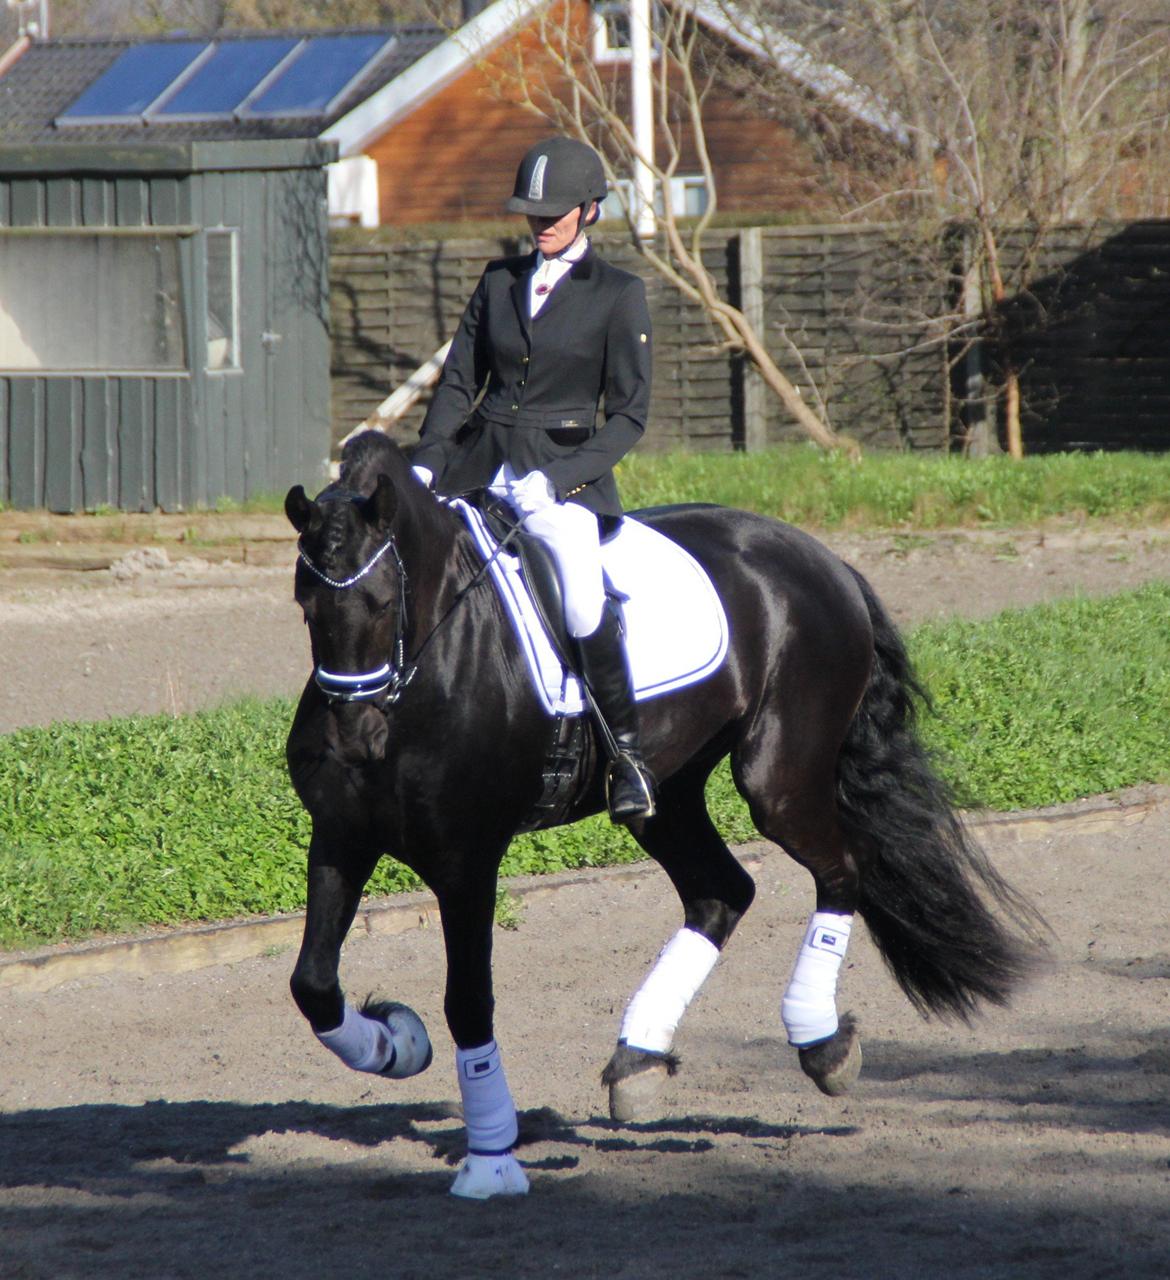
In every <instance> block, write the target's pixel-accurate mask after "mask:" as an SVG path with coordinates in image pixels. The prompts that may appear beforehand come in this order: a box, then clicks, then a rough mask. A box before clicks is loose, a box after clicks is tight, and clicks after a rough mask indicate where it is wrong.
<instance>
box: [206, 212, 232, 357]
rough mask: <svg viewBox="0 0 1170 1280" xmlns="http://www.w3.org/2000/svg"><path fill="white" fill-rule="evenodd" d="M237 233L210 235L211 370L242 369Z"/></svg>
mask: <svg viewBox="0 0 1170 1280" xmlns="http://www.w3.org/2000/svg"><path fill="white" fill-rule="evenodd" d="M237 274H238V273H237V270H236V233H235V232H234V231H209V232H208V233H207V367H208V368H209V369H238V368H239V367H240V343H239V323H238V315H239V306H238V297H239V294H238V291H237V289H236V277H237Z"/></svg>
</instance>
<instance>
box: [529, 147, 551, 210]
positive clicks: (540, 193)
mask: <svg viewBox="0 0 1170 1280" xmlns="http://www.w3.org/2000/svg"><path fill="white" fill-rule="evenodd" d="M547 168H548V156H537V157H536V164H535V165H533V167H532V177H531V179H530V180H529V183H528V198H529V200H543V199H544V171H545V169H547Z"/></svg>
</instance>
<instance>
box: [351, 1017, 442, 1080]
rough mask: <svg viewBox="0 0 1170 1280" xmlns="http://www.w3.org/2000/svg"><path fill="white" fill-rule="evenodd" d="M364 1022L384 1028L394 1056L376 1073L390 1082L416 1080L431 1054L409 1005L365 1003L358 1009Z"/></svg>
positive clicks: (422, 1026) (428, 1040)
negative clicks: (387, 1078) (411, 1077)
mask: <svg viewBox="0 0 1170 1280" xmlns="http://www.w3.org/2000/svg"><path fill="white" fill-rule="evenodd" d="M362 1013H363V1014H365V1016H366V1017H367V1018H373V1019H374V1020H375V1021H376V1022H382V1023H385V1025H386V1030H387V1031H389V1033H390V1043H391V1045H392V1046H393V1048H394V1052H393V1053H392V1054H391V1056H390V1061H389V1063H387V1065H386V1066H384V1067H383V1068H382V1070H381V1071H379V1072H378V1074H379V1075H382V1076H388V1077H389V1078H390V1079H391V1080H405V1079H406V1078H407V1077H408V1076H417V1075H419V1074H421V1073H422V1072H423V1071H425V1070H426V1069H427V1067H429V1066H430V1065H431V1060H432V1059H433V1058H434V1056H435V1055H434V1050H433V1049H432V1048H431V1038H430V1036H428V1035H427V1029H426V1024H425V1023H424V1022H423V1020H422V1019H421V1018H420V1017H419V1016H418V1014H417V1013H415V1011H414V1010H413V1009H412V1008H410V1006H409V1005H405V1004H398V1003H397V1001H394V1000H372V999H370V1000H367V1001H366V1002H365V1004H363V1005H362Z"/></svg>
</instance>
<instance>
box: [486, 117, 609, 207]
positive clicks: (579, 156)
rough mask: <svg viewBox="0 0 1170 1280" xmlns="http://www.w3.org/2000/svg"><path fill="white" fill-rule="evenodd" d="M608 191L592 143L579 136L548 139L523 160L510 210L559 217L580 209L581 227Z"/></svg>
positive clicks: (510, 202)
mask: <svg viewBox="0 0 1170 1280" xmlns="http://www.w3.org/2000/svg"><path fill="white" fill-rule="evenodd" d="M608 190H609V187H608V185H607V184H606V181H605V169H604V168H603V167H602V164H601V157H600V156H599V155H598V154H597V152H596V151H594V150H593V148H592V147H591V146H589V145H588V144H586V143H584V142H578V141H577V139H576V138H563V137H562V138H549V139H547V140H546V141H544V142H538V143H537V144H536V146H534V147H530V148H529V150H528V152H527V154H526V155H525V156H524V159H523V160H521V161H520V167H519V169H517V170H516V184H515V186H514V187H513V189H512V197H511V199H510V200H509V201H508V211H509V212H510V213H530V214H535V215H536V216H537V217H541V218H560V217H562V216H563V215H564V214H566V213H568V212H569V210H570V209H580V210H581V221H580V223H579V225H578V230H580V228H581V227H584V225H585V221H586V218H587V216H588V213H589V208H590V206H591V205H592V203H593V201H594V200H596V201H597V202H598V203H599V204H600V202H601V201H602V200H604V199H605V196H606V192H607V191H608Z"/></svg>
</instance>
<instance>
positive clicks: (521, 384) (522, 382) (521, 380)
mask: <svg viewBox="0 0 1170 1280" xmlns="http://www.w3.org/2000/svg"><path fill="white" fill-rule="evenodd" d="M517 385H518V386H521V387H522V386H523V385H524V379H523V378H521V379H520V381H519V383H517Z"/></svg>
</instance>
